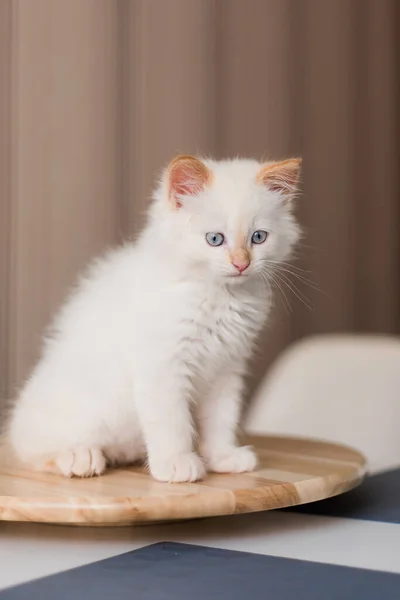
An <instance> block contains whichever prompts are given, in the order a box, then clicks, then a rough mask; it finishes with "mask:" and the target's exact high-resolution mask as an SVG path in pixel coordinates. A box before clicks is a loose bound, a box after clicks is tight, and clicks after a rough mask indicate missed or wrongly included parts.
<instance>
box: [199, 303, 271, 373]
mask: <svg viewBox="0 0 400 600" xmlns="http://www.w3.org/2000/svg"><path fill="white" fill-rule="evenodd" d="M264 300H265V302H264V304H263V302H262V300H261V299H259V298H257V297H252V296H245V295H240V296H235V295H233V294H228V293H225V294H223V293H221V294H220V295H215V296H208V297H206V298H204V299H203V300H202V301H201V302H198V303H197V305H196V306H195V309H194V314H193V318H192V320H191V322H190V329H191V335H189V339H190V345H189V347H188V349H189V352H190V355H191V358H192V359H193V360H194V361H196V362H197V363H200V364H202V365H207V366H209V365H215V366H216V367H218V368H219V366H220V365H221V364H223V363H224V362H228V361H231V360H235V359H237V358H239V357H246V355H248V354H249V353H250V351H251V347H252V344H253V342H254V339H255V337H256V336H257V334H258V332H259V330H260V328H261V327H262V324H263V322H264V317H265V314H266V312H267V305H266V299H264Z"/></svg>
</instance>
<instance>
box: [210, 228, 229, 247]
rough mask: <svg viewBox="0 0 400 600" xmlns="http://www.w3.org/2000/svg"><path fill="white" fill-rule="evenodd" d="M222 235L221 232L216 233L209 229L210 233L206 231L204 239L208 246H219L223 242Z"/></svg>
mask: <svg viewBox="0 0 400 600" xmlns="http://www.w3.org/2000/svg"><path fill="white" fill-rule="evenodd" d="M224 239H225V238H224V236H223V235H222V233H216V232H214V231H210V233H206V241H207V244H210V246H221V244H223V243H224Z"/></svg>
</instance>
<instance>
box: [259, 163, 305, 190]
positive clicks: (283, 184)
mask: <svg viewBox="0 0 400 600" xmlns="http://www.w3.org/2000/svg"><path fill="white" fill-rule="evenodd" d="M300 169H301V158H290V159H289V160H284V161H280V162H272V163H266V164H265V165H263V166H262V167H261V169H260V171H259V173H258V176H257V181H258V182H259V183H262V184H263V185H265V186H266V187H267V188H268V189H269V190H271V191H273V192H279V193H280V194H282V196H283V197H284V198H285V199H290V198H293V196H295V194H296V192H297V189H298V184H299V179H300Z"/></svg>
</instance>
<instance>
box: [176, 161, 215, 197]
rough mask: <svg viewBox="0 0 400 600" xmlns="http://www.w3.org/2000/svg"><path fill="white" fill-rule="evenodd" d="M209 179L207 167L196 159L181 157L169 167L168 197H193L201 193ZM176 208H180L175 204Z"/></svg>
mask: <svg viewBox="0 0 400 600" xmlns="http://www.w3.org/2000/svg"><path fill="white" fill-rule="evenodd" d="M209 178H210V173H209V171H208V169H207V167H206V166H205V165H204V164H203V163H202V162H201V161H200V160H197V159H196V158H192V157H182V158H178V159H176V161H175V162H174V163H172V165H171V167H170V173H169V185H170V196H172V197H174V198H176V197H177V196H194V195H195V194H198V193H199V192H201V190H202V189H203V188H204V186H205V185H206V183H207V181H208V180H209ZM176 206H177V208H179V207H180V206H181V203H180V202H179V201H177V202H176Z"/></svg>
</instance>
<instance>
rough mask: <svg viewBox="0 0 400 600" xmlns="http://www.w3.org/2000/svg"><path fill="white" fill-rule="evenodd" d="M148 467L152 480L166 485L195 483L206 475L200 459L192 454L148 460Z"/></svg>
mask: <svg viewBox="0 0 400 600" xmlns="http://www.w3.org/2000/svg"><path fill="white" fill-rule="evenodd" d="M149 467H150V473H151V474H152V476H153V477H154V479H157V480H158V481H165V482H167V483H183V482H184V481H197V480H198V479H202V478H203V477H204V475H205V473H206V470H205V467H204V464H203V462H202V460H201V458H200V457H199V456H197V454H195V453H194V452H188V453H187V454H178V455H177V456H173V457H171V458H156V459H154V458H153V459H149Z"/></svg>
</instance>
